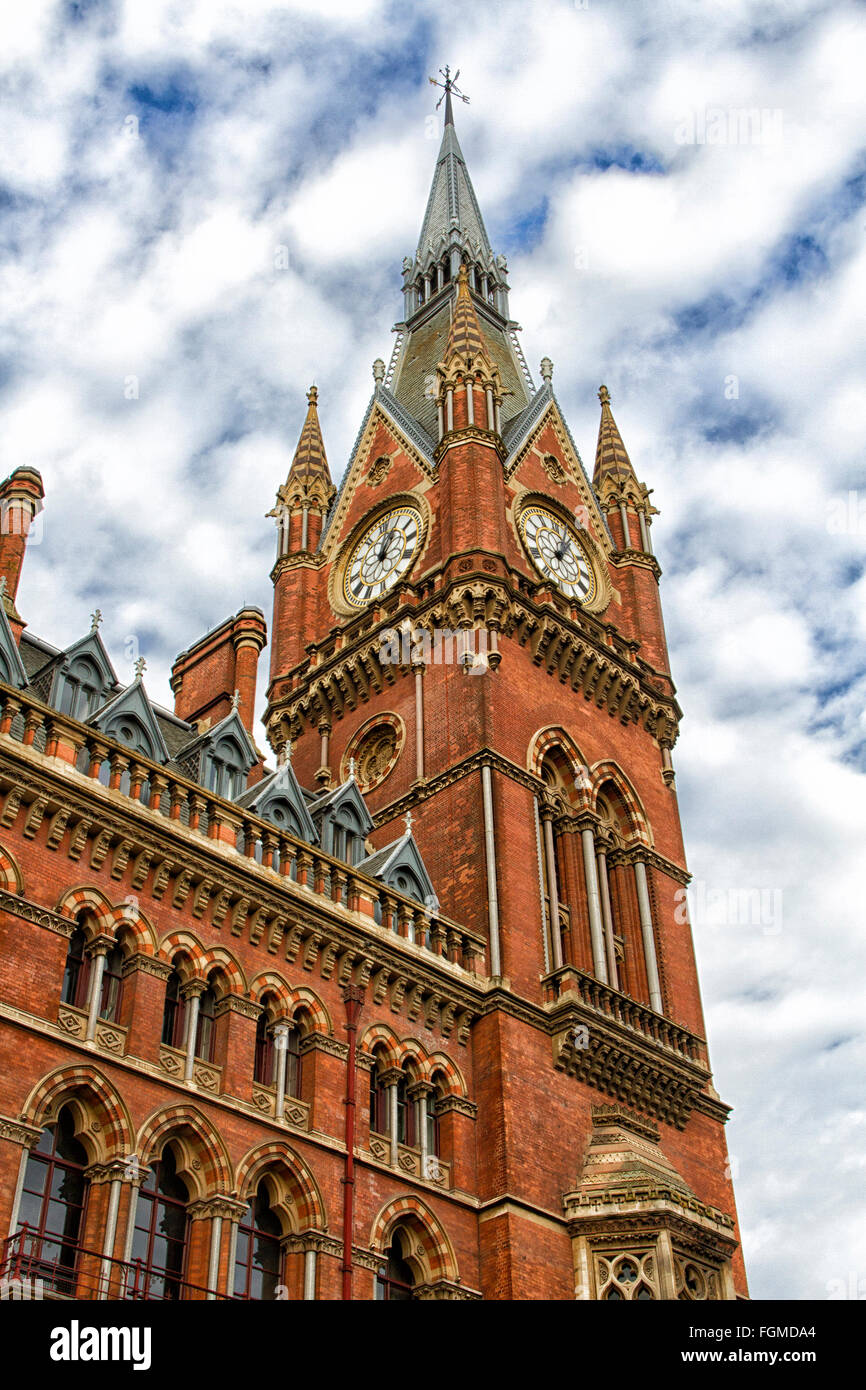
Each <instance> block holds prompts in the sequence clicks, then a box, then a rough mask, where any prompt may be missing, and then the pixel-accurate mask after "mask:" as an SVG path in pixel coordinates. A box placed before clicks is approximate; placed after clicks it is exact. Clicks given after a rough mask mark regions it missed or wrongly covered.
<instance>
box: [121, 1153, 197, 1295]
mask: <svg viewBox="0 0 866 1390" xmlns="http://www.w3.org/2000/svg"><path fill="white" fill-rule="evenodd" d="M188 1202H189V1192H188V1190H187V1187H186V1184H185V1183H184V1181H183V1179H182V1178H180V1177H178V1173H177V1160H176V1158H175V1153H174V1149H173V1147H172V1145H171V1144H167V1145H166V1146H165V1148H164V1149H163V1151H162V1155H161V1157H160V1158H158V1159H156V1160H154V1162H153V1163H151V1166H150V1171H149V1172H148V1174H147V1177H146V1178H145V1180H144V1182H143V1183H142V1186H141V1190H140V1192H139V1194H138V1202H137V1204H136V1208H135V1231H134V1233H133V1239H132V1261H133V1264H135V1262H136V1261H140V1267H139V1269H138V1270H136V1271H135V1274H134V1276H132V1277H134V1279H135V1286H136V1288H137V1291H138V1295H139V1296H140V1297H142V1298H150V1299H157V1300H159V1299H166V1300H175V1299H178V1298H180V1296H181V1292H182V1290H181V1281H182V1278H183V1273H184V1265H185V1262H186V1252H187V1236H188V1227H189V1222H188V1217H187V1203H188Z"/></svg>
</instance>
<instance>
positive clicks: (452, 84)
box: [429, 63, 469, 125]
mask: <svg viewBox="0 0 866 1390" xmlns="http://www.w3.org/2000/svg"><path fill="white" fill-rule="evenodd" d="M439 76H440V77H444V78H445V81H444V82H439V81H437V79H436V78H435V77H431V78H430V79H429V81H430V82H431V83H432V85H433V86H434V87H441V88H442V95H441V97H440V98H439V100H438V101H437V103H436V110H437V111H438V110H439V107H440V106H441V105H442V103H443V101H444V102H445V124H446V125H453V124H454V114H453V112H452V110H451V97H452V96H455V97H457V99H458V101H464V102H465V103H466V105H467V106H468V105H469V98H468V97H467V96H464V94H463V92H461V91H460V88H459V87H458V86H457V85H456V84H457V79H458V77H459V76H460V69H459V68H458V69H457V71H456V72H455V74H454V76H453V77H452V76H451V69H450V68H449V66H448V64H447V63H446V64H445V66H444V68H440V69H439Z"/></svg>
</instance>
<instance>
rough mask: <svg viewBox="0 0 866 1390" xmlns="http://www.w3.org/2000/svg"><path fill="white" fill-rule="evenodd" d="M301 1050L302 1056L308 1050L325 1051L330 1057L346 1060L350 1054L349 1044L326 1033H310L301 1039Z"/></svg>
mask: <svg viewBox="0 0 866 1390" xmlns="http://www.w3.org/2000/svg"><path fill="white" fill-rule="evenodd" d="M300 1051H301V1056H302V1057H305V1056H306V1055H307V1053H308V1052H324V1053H325V1054H326V1056H328V1057H336V1058H337V1060H338V1061H340V1062H345V1060H346V1058H347V1057H348V1055H349V1044H348V1043H344V1042H340V1040H339V1038H329V1037H328V1036H327V1035H326V1034H325V1033H310V1034H309V1035H308V1036H307V1037H306V1038H303V1039H302V1040H301V1047H300Z"/></svg>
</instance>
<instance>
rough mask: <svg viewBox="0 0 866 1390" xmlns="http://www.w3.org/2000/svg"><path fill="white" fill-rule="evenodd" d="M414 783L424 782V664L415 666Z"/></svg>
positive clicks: (420, 663)
mask: <svg viewBox="0 0 866 1390" xmlns="http://www.w3.org/2000/svg"><path fill="white" fill-rule="evenodd" d="M414 669H415V781H416V782H423V781H424V663H423V661H419V662H418V663H417V665H416V666H415V668H414Z"/></svg>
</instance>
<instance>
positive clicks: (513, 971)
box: [265, 77, 745, 1300]
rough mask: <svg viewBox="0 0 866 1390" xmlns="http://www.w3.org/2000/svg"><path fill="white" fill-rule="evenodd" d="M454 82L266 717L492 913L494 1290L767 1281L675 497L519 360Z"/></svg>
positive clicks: (439, 897) (497, 1294) (486, 1268)
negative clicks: (747, 1176)
mask: <svg viewBox="0 0 866 1390" xmlns="http://www.w3.org/2000/svg"><path fill="white" fill-rule="evenodd" d="M445 85H446V103H445V124H444V133H443V137H442V144H441V147H440V150H439V155H438V159H437V162H436V167H435V171H434V175H433V182H432V187H431V190H430V196H429V199H428V202H427V206H426V209H425V211H424V216H423V221H422V227H421V234H420V238H419V241H418V246H417V250H416V252H415V255H414V256H413V257H407V258H406V259H405V260H404V262H403V274H402V280H403V283H402V312H401V319H400V322H399V323H398V324H397V325H396V330H395V331H396V340H395V343H394V348H393V352H392V353H391V357H390V362H389V364H388V366H387V367H386V366H385V364H384V362H383V361H381V360H377V361H376V362H375V363H374V364H373V379H374V384H373V393H372V396H371V399H370V402H369V405H368V407H367V411H366V414H365V416H364V418H363V421H362V422H361V426H360V430H359V433H358V437H357V441H356V443H355V446H354V448H353V450H352V453H351V456H350V458H349V460H348V464H347V467H346V469H345V474H344V476H343V481H342V483H341V485H340V487H339V489H335V487H334V484H333V481H332V478H331V474H330V471H329V466H328V462H327V457H326V452H325V447H324V443H323V438H322V431H321V427H320V422H319V416H318V397H317V391H316V388H315V387H314V388H312V390H311V391H310V394H309V398H308V399H309V408H308V412H307V417H306V420H305V421H304V424H303V429H302V431H301V435H300V440H299V443H298V448H297V452H296V454H295V458H294V460H293V463H292V466H291V469H290V471H289V475H288V479H287V481H286V483H285V484H284V485H283V486H282V487H281V488H280V490H279V494H278V499H277V505H276V508H275V510H274V513H273V514H274V515H275V517H276V520H277V527H278V536H279V542H278V555H277V560H276V564H275V566H274V569H273V574H272V578H273V583H274V616H273V626H272V656H271V673H270V684H269V687H268V705H267V711H266V716H265V722H266V726H267V731H268V737H269V740H270V743H271V745H272V746H273V748H274V749H275V751H276V752H277V755H278V757H279V756H281V755H283V753H284V751H285V750H286V748H287V746H288V745H291V749H292V766H293V770H294V773H295V774H296V775H297V778H298V780H299V782H300V783H301V784H302V785H304V786H306V787H313V786H315V785H318V787H319V788H320V793H319V794H320V795H321V794H324V793H325V792H326V791H329V790H335V789H337V788H338V787H340V786H341V785H343V784H344V783H346V781H347V780H350V779H351V778H353V777H354V778H355V780H356V781H357V783H358V786H359V789H360V791H361V793H362V794H363V796H364V799H365V802H366V805H367V807H368V809H369V812H370V816H371V817H372V822H373V826H372V829H371V830H370V832H369V839H368V843H367V848H366V851H365V852H366V854H367V855H368V856H372V855H375V854H376V853H377V852H378V851H379V850H380V849H383V848H384V847H385V846H386V845H389V844H390V843H392V842H394V838H395V835H400V834H401V833H402V827H403V823H404V821H405V819H406V817H407V816H410V817H411V820H410V825H411V828H412V834H413V836H414V841H415V843H416V844H417V847H418V849H419V850H420V853H421V855H422V856H423V861H424V864H425V866H426V870H427V872H428V873H429V877H430V881H431V882H432V885H433V888H434V890H435V898H434V900H433V902H432V903H431V904H429V905H430V906H431V909H432V908H435V911H436V913H437V920H442V921H445V922H451V923H454V924H457V926H458V927H462V928H463V929H465V930H466V931H467V932H470V933H473V934H475V935H476V936H477V937H479V938H482V939H483V940H484V941H485V942H486V959H485V961H484V964H483V967H482V969H481V973H480V976H479V989H480V991H481V1003H480V1005H479V1008H478V1012H477V1016H476V1017H475V1019H474V1021H473V1023H472V1027H471V1032H470V1036H469V1043H468V1049H467V1053H466V1055H465V1056H464V1057H463V1058H462V1059H461V1063H460V1065H461V1067H462V1068H463V1069H464V1071H465V1072H466V1073H467V1078H466V1079H467V1091H468V1094H469V1095H470V1096H471V1104H472V1106H474V1107H476V1110H475V1118H476V1123H475V1127H474V1134H475V1138H474V1141H473V1142H474V1149H473V1155H472V1163H471V1164H470V1165H469V1167H468V1168H467V1169H466V1171H467V1172H468V1171H471V1173H472V1174H473V1176H472V1179H471V1184H470V1186H471V1191H470V1192H469V1193H468V1200H470V1201H471V1203H472V1209H473V1210H474V1211H476V1212H477V1217H478V1224H477V1242H478V1246H477V1248H478V1262H479V1269H480V1287H481V1290H482V1292H483V1294H484V1296H485V1297H490V1298H512V1299H533V1298H562V1299H565V1298H574V1297H577V1298H579V1299H589V1300H593V1299H614V1300H618V1299H623V1300H628V1299H631V1298H638V1299H652V1298H664V1299H675V1298H682V1299H690V1298H696V1299H703V1298H733V1297H736V1296H738V1295H739V1296H745V1275H744V1270H743V1264H742V1258H741V1255H740V1250H739V1245H738V1237H737V1231H736V1220H735V1208H734V1197H733V1191H732V1187H731V1180H730V1176H731V1175H730V1164H729V1160H728V1157H727V1149H726V1143H725V1135H724V1123H725V1119H726V1116H727V1113H728V1107H727V1106H725V1105H724V1104H723V1103H722V1101H721V1100H720V1099H719V1096H718V1095H717V1093H716V1091H715V1089H714V1087H713V1084H712V1080H711V1073H710V1068H709V1061H708V1055H707V1047H706V1041H705V1036H704V1024H703V1016H702V1011H701V1002H700V994H699V988H698V979H697V973H696V966H695V958H694V951H693V945H692V938H691V931H690V927H689V924H688V920H687V914H686V910H685V887H686V885H687V883H688V873H687V869H686V865H685V858H684V850H683V841H682V835H681V830H680V821H679V814H678V810H677V796H676V786H675V777H674V769H673V762H672V749H673V746H674V743H675V741H676V738H677V733H678V726H679V720H680V715H681V712H680V709H679V706H678V704H677V701H676V695H675V689H674V685H673V682H672V679H671V675H670V671H669V665H668V655H667V648H666V643H665V634H664V625H663V621H662V612H661V605H660V600H659V579H660V574H661V571H660V567H659V564H658V561H657V560H656V558H655V556H654V554H653V548H652V543H651V532H652V520H653V517H654V516H655V515H656V511H655V508H654V507H653V506H652V504H651V502H650V493H649V491H648V489H647V488H646V487H645V486H644V485H643V484H642V483H641V482H639V481H638V477H637V475H636V473H635V471H634V468H633V467H632V463H631V460H630V459H629V455H628V453H627V451H626V448H625V446H624V444H623V441H622V438H621V435H620V432H619V430H618V428H617V425H616V422H615V420H614V416H613V413H612V407H611V400H610V396H609V393H608V391H607V388H606V387H604V386H602V387H601V389H600V391H599V399H600V403H601V418H600V426H599V434H598V442H597V449H596V458H595V467H594V471H593V474H592V479H591V480H590V477H589V476H588V474H587V472H586V470H585V468H584V465H583V463H582V461H581V457H580V454H579V452H578V449H577V447H576V445H575V442H574V440H573V439H572V436H571V434H570V431H569V428H568V425H567V423H566V421H565V419H564V416H563V414H562V412H561V410H560V407H559V405H558V402H557V399H556V396H555V394H554V391H553V365H552V363H551V362H550V361H549V359H547V358H545V359H544V360H543V361H542V363H541V368H540V380H539V381H536V380H534V379H533V377H532V375H531V373H530V371H529V369H528V367H527V363H526V361H525V359H524V356H523V352H522V349H521V345H520V340H519V336H518V333H519V325H518V324H517V323H516V322H515V321H514V319H513V318H512V316H511V307H510V295H511V288H510V285H509V280H508V267H507V263H506V260H505V257H504V256H502V255H497V254H495V253H494V251H493V249H492V247H491V244H490V241H489V239H488V235H487V231H486V229H485V225H484V221H483V218H482V215H481V211H480V208H479V204H478V201H477V199H476V196H475V192H474V190H473V186H472V182H471V180H470V177H469V173H468V170H467V166H466V161H465V159H464V156H463V153H462V151H461V148H460V144H459V142H458V139H457V134H456V130H455V126H454V119H453V112H452V104H451V89H452V84H451V80H450V78H448V77H446V84H445ZM371 930H381V931H383V930H385V928H384V927H382V926H381V925H379V926H375V927H372V928H371ZM376 999H377V996H376V993H375V992H374V993H373V995H372V996H371V997H368V999H367V1002H366V1004H365V1009H366V1015H365V1018H364V1019H362V1023H361V1025H360V1026H361V1031H362V1032H363V1029H364V1027H365V1026H366V1027H369V1026H373V1025H375V1023H376V1019H377V1017H378V1013H377V1010H378V1011H379V1012H380V1013H381V1016H382V1018H383V1020H386V1021H387V1022H388V1024H389V1026H396V1024H395V1018H394V1012H393V1009H392V1008H389V1003H388V997H387V995H382V997H381V998H380V999H379V1002H378V1003H377V1002H376ZM425 1017H426V1016H425V1013H424V1010H421V1012H420V1015H419V1016H418V1018H417V1020H413V1021H412V1024H411V1026H412V1027H417V1029H419V1030H421V1031H420V1032H419V1034H418V1036H419V1040H421V1041H423V1038H422V1036H421V1035H422V1033H423V1029H424V1026H425ZM410 1018H411V1011H410ZM402 1026H403V1027H404V1028H406V1027H410V1025H408V1024H405V1023H404V1024H403V1025H402ZM410 1031H411V1029H410Z"/></svg>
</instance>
